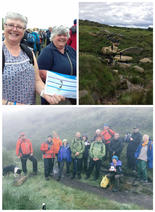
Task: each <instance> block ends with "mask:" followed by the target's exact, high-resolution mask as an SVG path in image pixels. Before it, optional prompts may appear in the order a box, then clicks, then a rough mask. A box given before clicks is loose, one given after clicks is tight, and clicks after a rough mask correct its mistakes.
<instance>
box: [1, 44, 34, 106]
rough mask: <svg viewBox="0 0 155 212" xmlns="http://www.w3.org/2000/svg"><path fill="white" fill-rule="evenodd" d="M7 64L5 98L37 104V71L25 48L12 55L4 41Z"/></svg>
mask: <svg viewBox="0 0 155 212" xmlns="http://www.w3.org/2000/svg"><path fill="white" fill-rule="evenodd" d="M3 51H4V55H5V66H4V71H3V76H2V80H3V99H5V100H8V101H10V102H14V101H16V102H17V103H22V104H35V71H34V67H33V65H32V64H30V62H29V57H28V56H27V55H26V53H25V52H23V50H21V51H20V54H19V56H17V57H16V56H12V55H11V54H10V52H9V51H8V49H7V47H6V46H5V44H4V43H3Z"/></svg>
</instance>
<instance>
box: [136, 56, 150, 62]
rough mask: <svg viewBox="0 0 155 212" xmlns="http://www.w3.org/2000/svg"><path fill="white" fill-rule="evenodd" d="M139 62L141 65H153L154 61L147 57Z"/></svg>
mask: <svg viewBox="0 0 155 212" xmlns="http://www.w3.org/2000/svg"><path fill="white" fill-rule="evenodd" d="M139 62H140V63H152V60H151V59H150V58H147V57H145V58H143V59H141V60H140V61H139Z"/></svg>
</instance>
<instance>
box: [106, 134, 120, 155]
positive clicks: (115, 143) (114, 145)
mask: <svg viewBox="0 0 155 212" xmlns="http://www.w3.org/2000/svg"><path fill="white" fill-rule="evenodd" d="M122 149H123V140H122V138H118V139H114V138H112V139H111V142H110V145H109V151H110V152H111V153H113V152H115V155H119V154H120V153H121V152H122Z"/></svg>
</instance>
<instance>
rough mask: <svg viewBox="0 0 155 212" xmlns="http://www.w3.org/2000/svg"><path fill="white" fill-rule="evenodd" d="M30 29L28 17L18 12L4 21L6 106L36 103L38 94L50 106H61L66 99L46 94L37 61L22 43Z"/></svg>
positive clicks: (4, 97) (9, 15)
mask: <svg viewBox="0 0 155 212" xmlns="http://www.w3.org/2000/svg"><path fill="white" fill-rule="evenodd" d="M26 26H27V18H26V17H24V16H22V15H21V14H18V13H7V15H6V17H5V19H4V37H5V38H4V42H3V46H2V50H3V51H2V52H3V53H2V54H3V55H2V56H3V61H2V65H3V66H2V69H3V70H2V73H3V75H2V79H3V102H2V103H3V104H6V105H7V104H9V105H16V104H35V93H36V92H37V93H38V94H40V95H41V96H42V97H43V98H44V99H46V101H47V102H48V103H49V104H58V103H59V102H60V101H62V100H64V97H62V96H56V95H53V96H49V95H46V94H44V92H43V91H44V87H45V85H44V83H43V82H42V80H41V78H40V75H39V69H38V65H37V61H36V58H35V56H34V54H33V52H32V51H31V50H30V49H29V48H28V47H27V46H26V45H24V44H22V43H21V40H22V38H23V36H24V32H25V29H26Z"/></svg>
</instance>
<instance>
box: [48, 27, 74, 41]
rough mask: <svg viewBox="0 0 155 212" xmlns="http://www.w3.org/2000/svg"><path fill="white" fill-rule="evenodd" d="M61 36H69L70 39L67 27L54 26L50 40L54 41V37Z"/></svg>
mask: <svg viewBox="0 0 155 212" xmlns="http://www.w3.org/2000/svg"><path fill="white" fill-rule="evenodd" d="M61 34H67V38H69V37H70V36H69V28H68V27H65V26H62V25H61V26H54V27H53V28H52V32H51V37H50V40H51V41H52V40H53V38H54V36H56V35H61Z"/></svg>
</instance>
